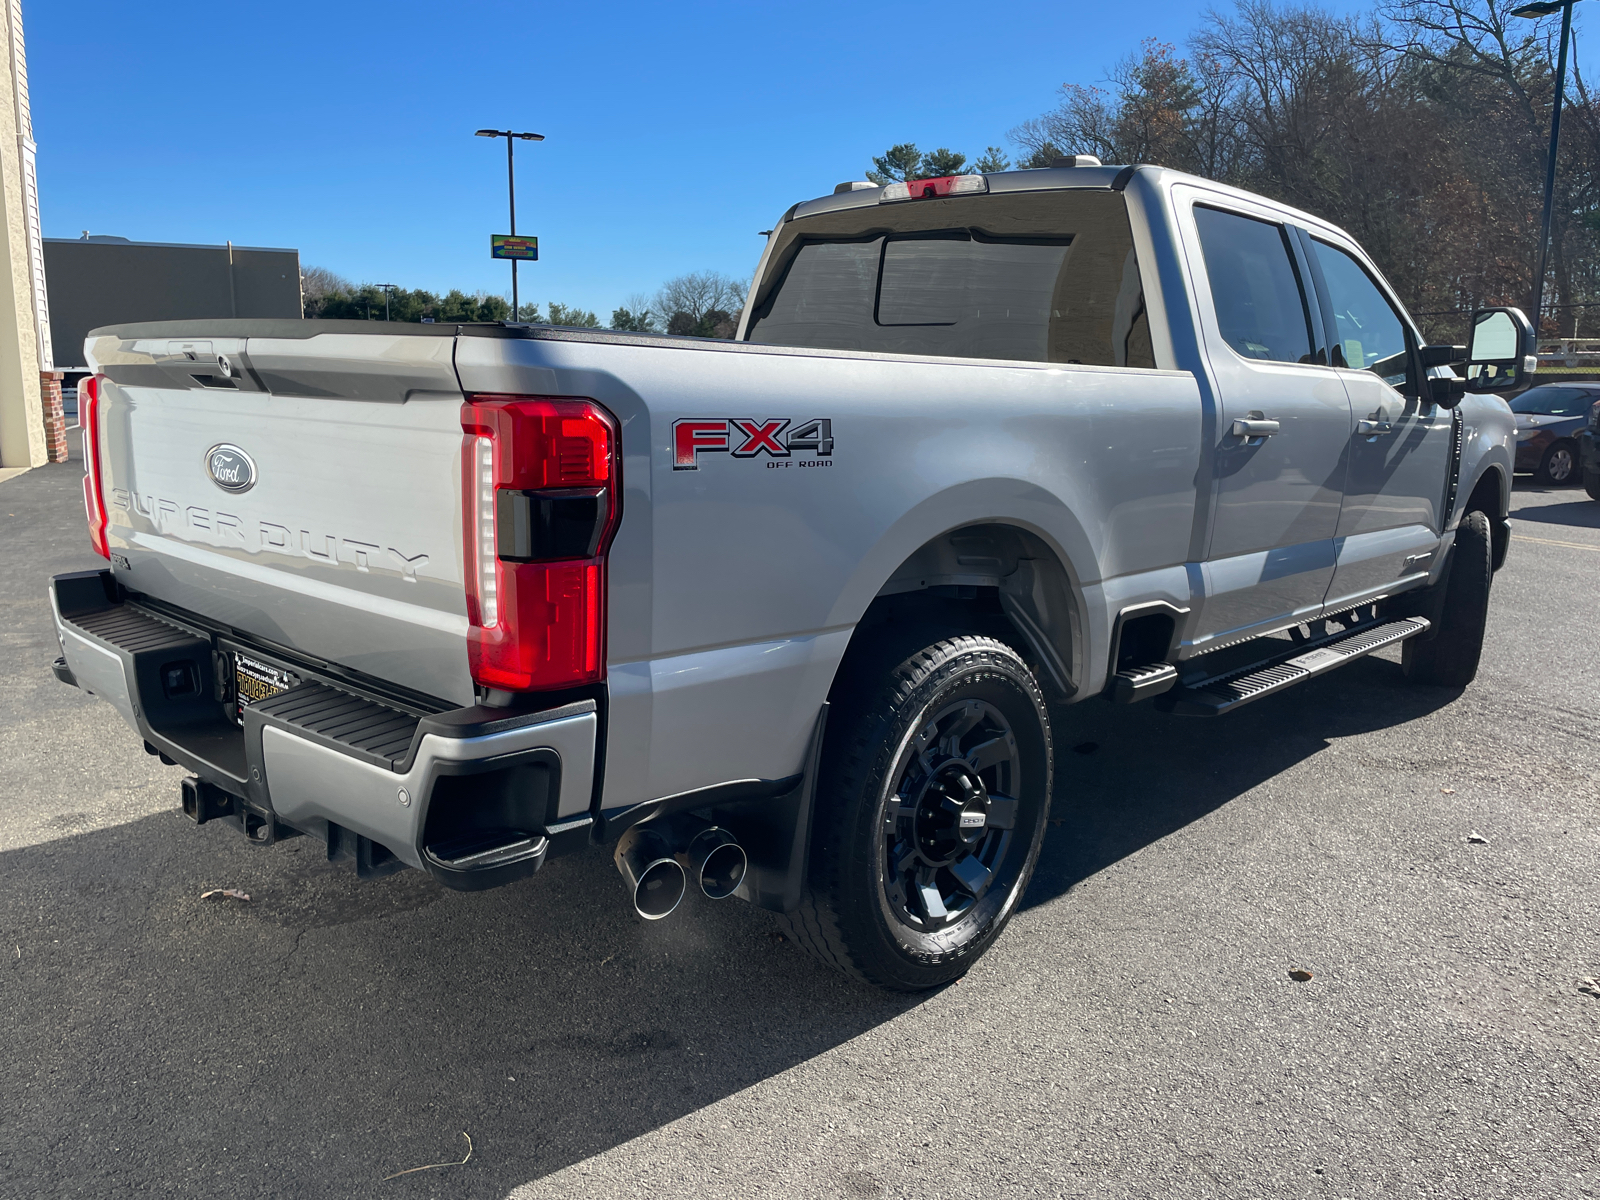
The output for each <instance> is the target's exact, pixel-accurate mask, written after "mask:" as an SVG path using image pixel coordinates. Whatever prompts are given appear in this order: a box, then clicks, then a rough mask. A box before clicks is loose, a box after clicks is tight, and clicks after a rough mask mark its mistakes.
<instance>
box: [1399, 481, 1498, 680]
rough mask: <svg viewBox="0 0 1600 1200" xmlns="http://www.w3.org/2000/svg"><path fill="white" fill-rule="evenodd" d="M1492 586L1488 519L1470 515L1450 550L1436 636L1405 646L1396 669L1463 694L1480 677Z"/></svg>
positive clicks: (1411, 677) (1491, 545)
mask: <svg viewBox="0 0 1600 1200" xmlns="http://www.w3.org/2000/svg"><path fill="white" fill-rule="evenodd" d="M1493 582H1494V546H1493V540H1492V538H1491V535H1490V532H1489V518H1488V516H1487V515H1486V514H1484V513H1482V512H1477V511H1473V512H1469V513H1468V514H1467V515H1466V516H1464V517H1462V518H1461V526H1460V528H1458V529H1457V530H1456V540H1455V544H1454V545H1453V546H1452V547H1451V548H1450V575H1449V578H1448V579H1447V580H1446V581H1445V584H1444V589H1445V594H1444V610H1443V615H1442V616H1441V617H1440V618H1439V631H1438V633H1436V634H1435V635H1434V636H1433V637H1431V638H1429V639H1428V640H1427V641H1420V640H1418V639H1416V638H1413V639H1411V640H1410V641H1408V642H1406V643H1405V644H1404V646H1403V648H1402V649H1401V652H1400V665H1401V668H1402V669H1403V670H1404V671H1405V674H1406V678H1408V679H1410V680H1411V681H1412V682H1414V683H1425V684H1432V685H1434V686H1436V687H1452V688H1463V687H1466V686H1467V684H1469V683H1471V682H1472V681H1473V679H1474V678H1475V677H1476V676H1477V674H1478V659H1479V658H1480V657H1481V656H1482V654H1483V631H1484V627H1485V626H1486V625H1487V624H1488V620H1489V588H1490V586H1491V585H1492V584H1493Z"/></svg>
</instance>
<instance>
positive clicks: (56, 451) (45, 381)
mask: <svg viewBox="0 0 1600 1200" xmlns="http://www.w3.org/2000/svg"><path fill="white" fill-rule="evenodd" d="M62 378H63V376H62V374H61V372H60V371H40V372H39V391H40V392H41V393H43V400H44V445H45V452H46V453H47V454H48V455H49V457H50V461H51V462H54V463H63V462H66V461H67V417H66V413H65V412H64V411H63V409H62V405H61V380H62Z"/></svg>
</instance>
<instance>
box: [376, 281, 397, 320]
mask: <svg viewBox="0 0 1600 1200" xmlns="http://www.w3.org/2000/svg"><path fill="white" fill-rule="evenodd" d="M372 286H373V287H375V288H382V289H383V319H384V320H385V321H387V320H388V319H389V295H390V293H391V292H393V291H394V289H395V288H396V287H398V286H399V284H394V283H375V284H373V285H372Z"/></svg>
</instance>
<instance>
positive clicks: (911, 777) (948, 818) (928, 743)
mask: <svg viewBox="0 0 1600 1200" xmlns="http://www.w3.org/2000/svg"><path fill="white" fill-rule="evenodd" d="M1021 768H1022V763H1021V755H1020V754H1019V753H1018V751H1017V739H1016V735H1015V734H1014V733H1012V731H1011V723H1010V722H1009V721H1007V720H1006V718H1005V715H1004V714H1003V713H1001V712H1000V710H999V709H997V708H995V707H994V705H992V704H988V703H985V702H984V701H982V700H961V701H958V702H956V703H955V704H951V705H949V706H947V707H946V708H944V709H943V710H942V711H941V712H939V713H937V714H936V715H935V716H934V717H933V719H932V720H930V721H929V722H928V723H927V724H926V725H924V726H923V727H922V728H921V729H919V730H917V731H916V733H915V734H913V735H912V736H911V738H910V740H909V742H908V743H907V745H906V746H905V748H904V749H903V750H902V751H901V755H900V763H899V766H898V770H897V772H896V775H897V777H898V786H896V788H895V789H894V791H893V793H892V794H891V795H889V796H888V798H887V799H886V800H885V803H884V820H883V827H882V831H881V835H882V845H883V849H882V855H883V866H884V875H883V884H882V892H881V896H882V900H883V902H884V904H885V905H886V909H887V914H888V915H889V916H891V917H892V918H893V919H894V920H896V921H899V922H901V923H902V924H904V925H907V926H910V927H911V928H912V929H915V930H917V931H918V932H921V933H931V932H933V931H935V930H938V929H943V928H945V927H947V926H950V925H953V924H955V923H956V922H958V921H960V920H961V919H962V918H963V917H964V916H966V914H967V913H969V912H971V911H972V908H973V906H974V905H975V904H977V903H978V902H979V901H980V900H982V899H983V897H984V895H985V894H986V893H987V892H988V890H989V888H990V886H991V885H992V884H993V883H994V882H995V880H996V879H997V878H999V877H1000V875H1001V872H1002V870H1003V869H1004V867H1005V860H1006V854H1007V851H1009V850H1010V849H1011V847H1012V842H1013V840H1014V839H1013V837H1012V831H1013V830H1014V829H1015V828H1016V823H1017V800H1016V796H1015V795H1014V793H1015V791H1016V787H1017V783H1018V782H1019V781H1020V772H1021Z"/></svg>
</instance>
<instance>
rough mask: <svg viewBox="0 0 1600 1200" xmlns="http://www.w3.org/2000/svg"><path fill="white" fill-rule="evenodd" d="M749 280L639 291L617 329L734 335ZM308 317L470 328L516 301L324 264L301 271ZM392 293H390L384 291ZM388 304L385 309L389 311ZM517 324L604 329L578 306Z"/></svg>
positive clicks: (694, 281)
mask: <svg viewBox="0 0 1600 1200" xmlns="http://www.w3.org/2000/svg"><path fill="white" fill-rule="evenodd" d="M748 287H749V283H748V281H743V280H739V279H735V278H734V277H733V276H731V275H724V274H722V273H720V272H718V271H694V272H691V273H690V274H687V275H679V276H678V277H677V278H675V279H669V280H667V282H666V283H664V284H662V285H661V287H660V288H659V289H658V290H657V291H656V292H655V293H654V294H653V295H651V294H646V293H636V294H635V295H632V296H629V297H627V298H626V299H624V300H623V302H622V304H621V305H620V306H619V307H617V308H616V309H613V310H612V313H611V322H610V325H609V326H608V327H609V328H611V329H618V330H624V331H628V332H635V333H677V334H691V335H694V336H696V337H715V338H731V337H732V336H733V334H734V331H735V329H737V327H738V324H739V310H740V309H741V308H742V307H743V306H744V297H745V291H746V290H747V288H748ZM300 290H301V295H302V298H303V301H304V312H305V315H306V316H307V317H316V318H322V319H325V320H354V321H382V320H384V319H385V313H387V314H388V316H387V319H388V320H391V321H437V322H440V323H450V322H459V323H471V322H481V321H509V320H511V302H510V300H509V299H507V298H506V297H505V296H500V295H496V294H494V293H492V292H483V291H479V292H473V293H471V294H468V293H466V292H463V291H461V290H460V289H459V288H454V289H451V290H450V291H449V292H446V293H445V294H444V295H442V296H440V295H437V294H435V293H434V292H430V291H427V290H425V289H423V288H416V289H409V288H402V287H393V288H388V289H385V288H383V287H381V286H379V285H377V284H372V283H362V284H353V283H351V282H350V281H349V280H348V279H344V278H343V277H341V276H339V275H337V274H335V273H334V272H332V271H330V270H328V269H327V268H325V267H307V268H305V269H304V270H302V271H301V273H300ZM386 291H387V296H386V295H385V292H386ZM385 301H387V308H385ZM517 319H518V320H521V321H527V322H530V323H531V324H535V325H562V326H567V327H569V328H575V329H599V328H601V327H602V322H601V320H600V319H599V317H597V316H596V315H595V314H594V313H592V312H589V311H588V310H586V309H583V308H580V307H579V306H577V305H569V304H561V303H559V302H557V301H554V300H552V301H550V302H549V304H548V305H547V306H546V307H545V308H544V309H543V310H541V308H540V306H539V305H538V304H537V303H521V304H519V305H518V311H517Z"/></svg>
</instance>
